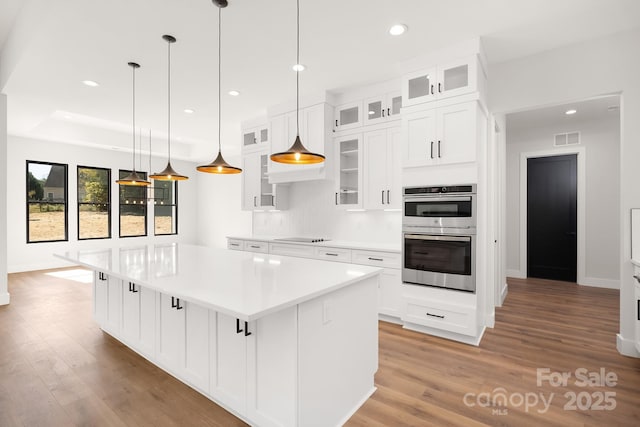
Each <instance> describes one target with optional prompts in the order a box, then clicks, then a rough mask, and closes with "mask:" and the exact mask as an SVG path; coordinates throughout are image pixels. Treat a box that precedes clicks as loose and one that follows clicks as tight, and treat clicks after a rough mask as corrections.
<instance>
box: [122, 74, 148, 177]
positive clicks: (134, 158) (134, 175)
mask: <svg viewBox="0 0 640 427" xmlns="http://www.w3.org/2000/svg"><path fill="white" fill-rule="evenodd" d="M127 65H129V66H130V67H131V69H132V70H133V103H132V105H133V121H132V123H133V132H132V134H133V154H132V159H133V167H132V168H131V173H130V174H129V175H127V176H125V177H124V178H121V179H119V180H117V181H116V183H118V184H120V185H129V186H135V187H147V186H149V185H151V182H149V181H147V180H146V179H144V178H143V177H141V176H140V175H138V173H137V172H136V69H137V68H140V65H139V64H137V63H135V62H129V63H128V64H127Z"/></svg>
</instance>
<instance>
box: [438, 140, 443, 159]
mask: <svg viewBox="0 0 640 427" xmlns="http://www.w3.org/2000/svg"><path fill="white" fill-rule="evenodd" d="M441 157H442V156H440V140H438V158H441Z"/></svg>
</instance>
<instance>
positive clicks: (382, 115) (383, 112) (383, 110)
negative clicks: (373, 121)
mask: <svg viewBox="0 0 640 427" xmlns="http://www.w3.org/2000/svg"><path fill="white" fill-rule="evenodd" d="M382 117H384V108H383V109H382Z"/></svg>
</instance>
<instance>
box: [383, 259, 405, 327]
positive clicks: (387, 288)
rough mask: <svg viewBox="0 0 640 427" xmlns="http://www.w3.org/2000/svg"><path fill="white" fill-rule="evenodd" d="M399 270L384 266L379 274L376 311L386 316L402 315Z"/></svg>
mask: <svg viewBox="0 0 640 427" xmlns="http://www.w3.org/2000/svg"><path fill="white" fill-rule="evenodd" d="M400 272H401V270H398V269H392V268H385V269H384V271H383V272H382V274H381V275H380V287H379V293H378V312H379V313H381V314H386V315H387V316H394V317H398V318H399V317H400V316H401V315H402V311H401V310H402V296H401V286H402V277H401V274H400Z"/></svg>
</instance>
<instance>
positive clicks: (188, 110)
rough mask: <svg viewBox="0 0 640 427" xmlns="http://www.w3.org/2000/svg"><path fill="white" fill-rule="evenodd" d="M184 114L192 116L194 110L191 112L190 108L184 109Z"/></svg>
mask: <svg viewBox="0 0 640 427" xmlns="http://www.w3.org/2000/svg"><path fill="white" fill-rule="evenodd" d="M184 112H185V113H187V114H193V113H195V111H194V110H192V109H191V108H185V109H184Z"/></svg>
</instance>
